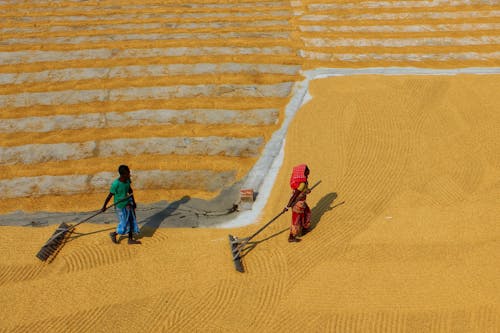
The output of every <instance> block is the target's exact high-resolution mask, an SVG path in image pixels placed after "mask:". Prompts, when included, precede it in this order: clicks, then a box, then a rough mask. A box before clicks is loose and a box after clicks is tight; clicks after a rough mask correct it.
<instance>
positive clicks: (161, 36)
mask: <svg viewBox="0 0 500 333" xmlns="http://www.w3.org/2000/svg"><path fill="white" fill-rule="evenodd" d="M289 37H290V33H289V32H279V31H278V32H260V31H255V32H225V33H171V34H169V33H149V34H148V33H145V34H140V33H138V34H117V35H116V34H115V35H98V36H75V37H47V38H39V37H33V38H6V39H0V46H2V45H26V44H69V45H78V44H82V43H112V42H122V41H131V40H141V41H168V40H188V41H193V40H213V39H215V40H217V39H221V40H224V39H229V38H272V39H275V38H277V39H287V38H289Z"/></svg>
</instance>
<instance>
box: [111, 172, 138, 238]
mask: <svg viewBox="0 0 500 333" xmlns="http://www.w3.org/2000/svg"><path fill="white" fill-rule="evenodd" d="M118 173H119V174H120V177H119V178H117V179H115V180H114V181H113V183H112V184H111V188H110V190H109V194H108V196H107V197H106V200H105V201H104V205H103V207H102V209H101V210H102V211H103V212H104V211H105V210H106V206H107V204H108V202H109V201H110V200H111V198H112V197H114V206H115V211H116V216H117V217H118V226H117V227H116V231H114V232H111V233H110V234H109V236H110V237H111V240H112V241H113V243H115V244H118V240H117V239H116V236H118V235H126V234H127V233H128V243H129V244H140V243H141V242H140V241H137V240H135V239H134V237H133V235H134V234H138V233H139V226H138V224H137V220H136V218H135V207H136V204H135V200H134V196H133V194H132V193H133V190H132V187H131V186H130V184H131V182H132V181H131V180H130V169H129V168H128V166H126V165H120V166H119V167H118Z"/></svg>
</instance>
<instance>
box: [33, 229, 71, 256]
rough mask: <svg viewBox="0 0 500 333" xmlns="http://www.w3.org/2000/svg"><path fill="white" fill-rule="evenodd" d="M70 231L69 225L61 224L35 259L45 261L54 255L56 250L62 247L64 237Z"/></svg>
mask: <svg viewBox="0 0 500 333" xmlns="http://www.w3.org/2000/svg"><path fill="white" fill-rule="evenodd" d="M70 230H71V228H70V225H68V224H66V223H64V222H63V223H61V224H60V225H59V227H57V229H56V231H54V233H53V234H52V236H51V237H50V238H49V240H48V241H47V242H46V243H45V245H44V246H42V248H41V249H40V251H38V253H37V254H36V257H37V258H38V259H40V260H42V261H47V259H49V258H50V257H51V256H52V255H55V254H56V253H57V252H58V249H59V248H60V247H61V246H62V245H63V243H64V241H65V239H66V235H67V233H68V232H69V231H70Z"/></svg>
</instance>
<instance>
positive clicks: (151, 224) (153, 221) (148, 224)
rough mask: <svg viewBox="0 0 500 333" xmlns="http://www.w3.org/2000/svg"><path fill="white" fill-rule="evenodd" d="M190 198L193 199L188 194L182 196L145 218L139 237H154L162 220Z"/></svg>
mask: <svg viewBox="0 0 500 333" xmlns="http://www.w3.org/2000/svg"><path fill="white" fill-rule="evenodd" d="M189 200H191V197H189V196H187V195H186V196H184V197H182V198H181V199H180V200H177V201H174V202H172V203H171V204H170V205H168V206H167V207H166V208H165V209H163V210H162V211H160V212H158V213H156V214H154V215H152V216H150V217H148V218H147V219H145V220H144V222H142V223H140V224H142V226H141V230H140V233H139V235H140V236H139V238H143V237H153V235H154V234H155V232H156V230H158V228H159V227H160V225H161V224H162V222H163V221H164V220H165V219H166V218H167V217H169V216H172V215H174V214H173V213H174V212H175V211H176V210H177V209H178V208H179V206H180V205H182V204H185V203H186V202H188V201H189Z"/></svg>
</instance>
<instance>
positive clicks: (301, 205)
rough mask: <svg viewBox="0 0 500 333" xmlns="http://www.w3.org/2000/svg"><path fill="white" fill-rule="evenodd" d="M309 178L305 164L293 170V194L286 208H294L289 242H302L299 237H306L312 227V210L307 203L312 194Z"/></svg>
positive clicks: (291, 185) (291, 181) (291, 182)
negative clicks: (309, 194) (308, 195)
mask: <svg viewBox="0 0 500 333" xmlns="http://www.w3.org/2000/svg"><path fill="white" fill-rule="evenodd" d="M308 176H309V168H308V167H307V165H305V164H300V165H297V166H295V167H294V168H293V171H292V176H291V177H290V187H291V188H292V191H293V193H292V196H291V198H290V200H289V201H288V204H287V205H286V207H285V210H288V208H290V207H291V208H292V224H291V226H290V236H289V237H288V241H289V242H300V239H299V238H297V236H299V235H305V234H306V233H307V232H308V231H309V227H310V226H311V209H309V206H308V205H307V203H306V198H307V194H308V193H310V192H311V190H309V188H308V187H307V185H308V183H307V177H308Z"/></svg>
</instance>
